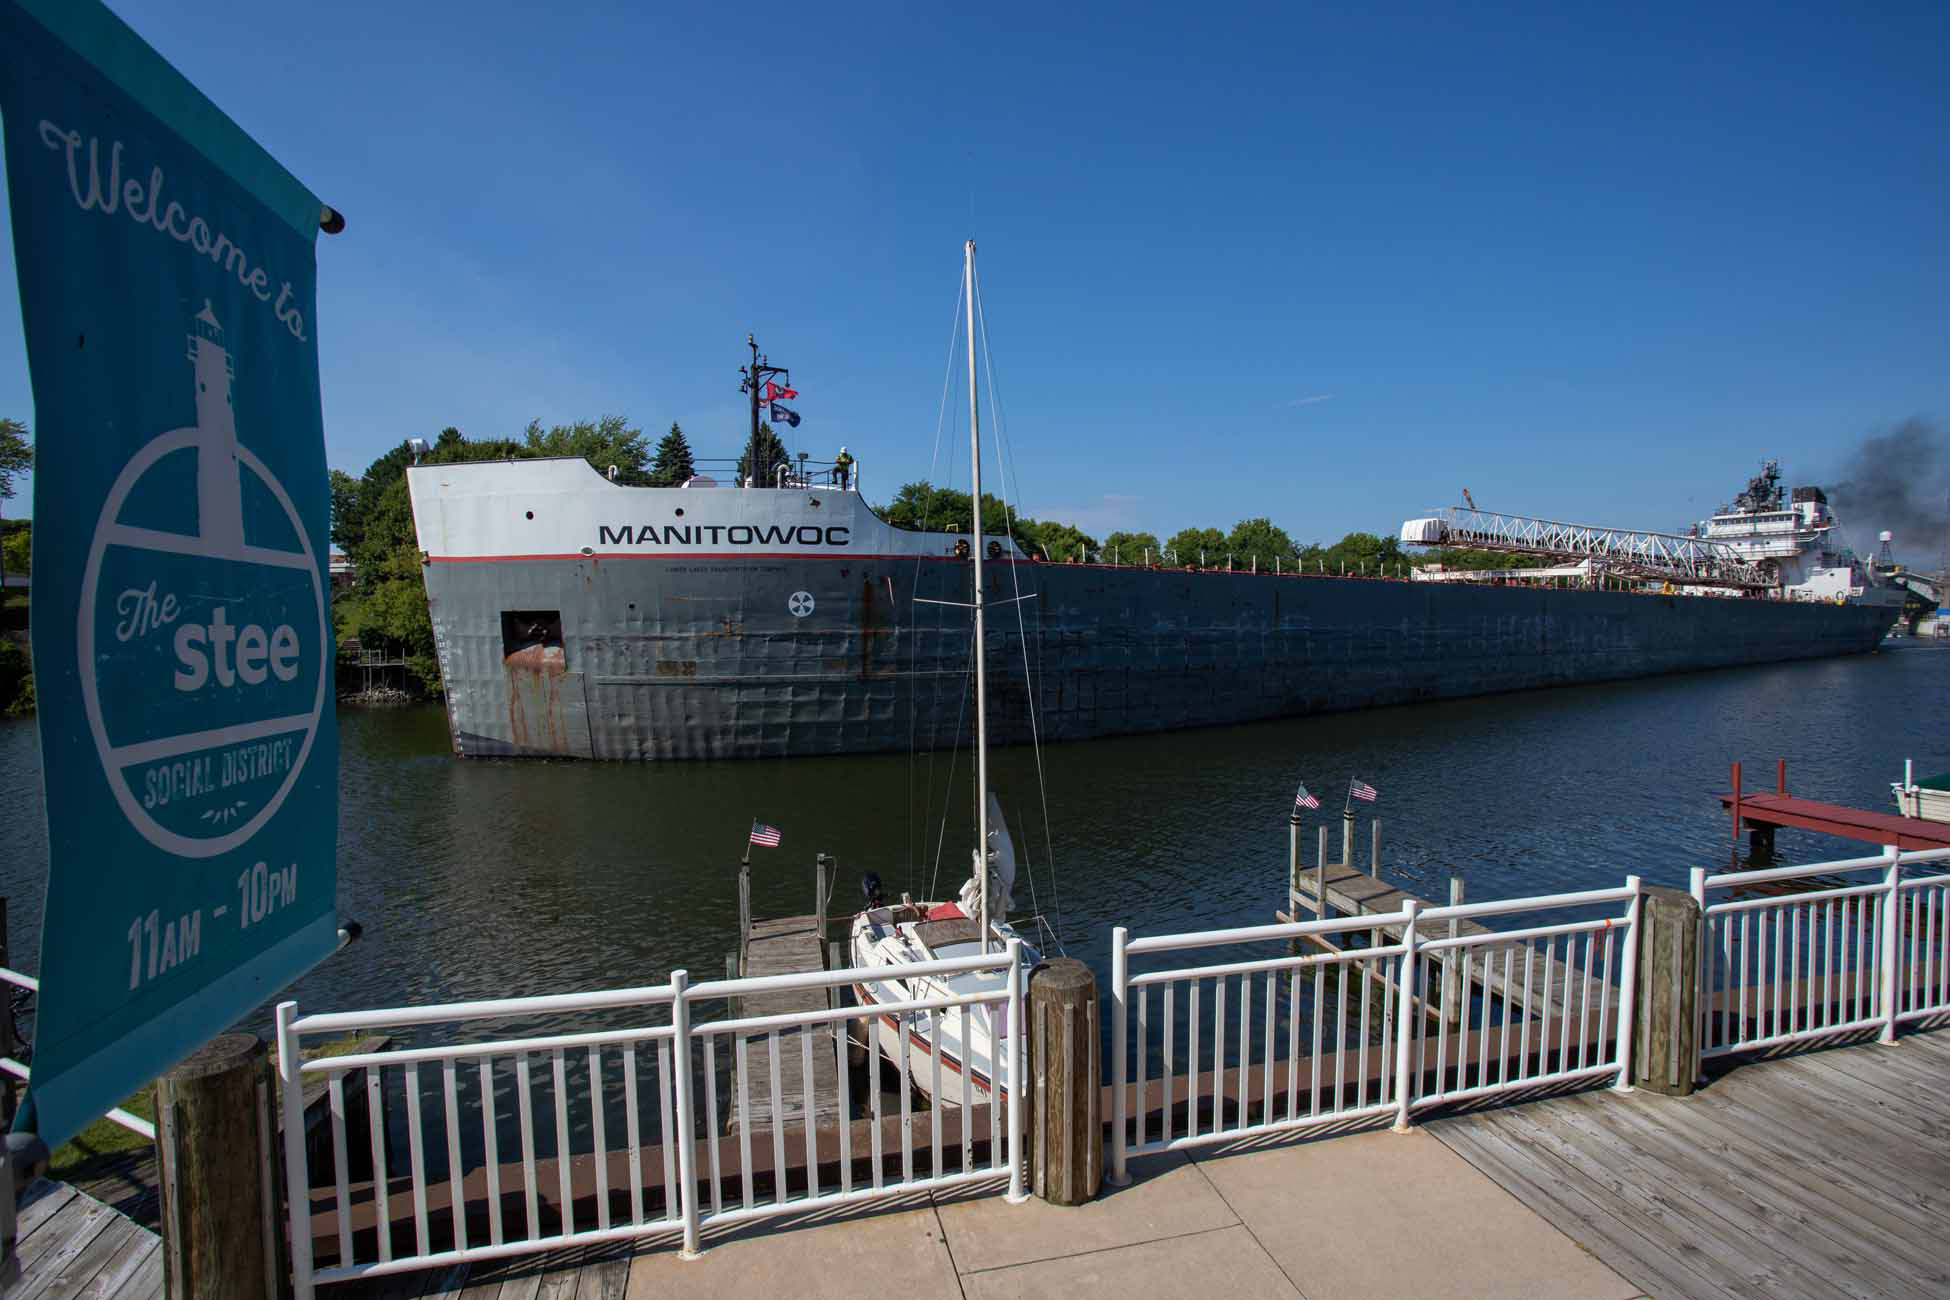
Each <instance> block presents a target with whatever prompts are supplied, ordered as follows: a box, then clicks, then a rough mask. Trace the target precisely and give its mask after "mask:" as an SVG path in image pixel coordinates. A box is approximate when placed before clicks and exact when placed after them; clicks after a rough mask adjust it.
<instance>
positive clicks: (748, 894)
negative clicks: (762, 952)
mask: <svg viewBox="0 0 1950 1300" xmlns="http://www.w3.org/2000/svg"><path fill="white" fill-rule="evenodd" d="M751 946H752V864H751V863H749V862H741V863H739V864H738V966H739V969H740V970H743V969H744V967H745V965H746V964H747V962H748V960H749V958H750V954H751Z"/></svg>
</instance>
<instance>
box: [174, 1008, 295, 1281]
mask: <svg viewBox="0 0 1950 1300" xmlns="http://www.w3.org/2000/svg"><path fill="white" fill-rule="evenodd" d="M271 1132H272V1129H271V1109H270V1075H269V1073H268V1071H267V1070H266V1068H265V1051H264V1044H263V1043H261V1042H259V1041H258V1039H257V1037H256V1036H255V1035H253V1034H224V1035H221V1036H220V1037H217V1038H213V1039H211V1040H210V1041H209V1042H208V1043H206V1044H204V1046H202V1047H201V1048H199V1049H198V1050H197V1051H196V1052H194V1053H193V1054H192V1055H191V1056H190V1057H189V1059H187V1060H185V1061H184V1062H183V1063H182V1064H181V1065H179V1066H177V1067H176V1068H175V1069H173V1070H171V1071H170V1072H169V1073H167V1074H165V1075H163V1076H162V1078H160V1079H158V1080H157V1081H156V1156H157V1162H158V1182H159V1183H160V1188H159V1190H160V1193H161V1197H160V1200H161V1214H162V1240H163V1246H162V1253H163V1276H164V1279H165V1288H166V1290H165V1293H166V1294H167V1295H169V1296H171V1297H176V1298H183V1300H187V1297H195V1298H196V1300H246V1297H248V1298H249V1300H261V1298H262V1297H265V1296H275V1295H280V1294H283V1293H284V1292H285V1290H286V1271H285V1268H284V1265H283V1264H282V1262H281V1260H280V1258H279V1256H280V1253H281V1252H280V1247H281V1243H282V1234H281V1233H279V1232H278V1231H277V1229H276V1221H277V1206H278V1203H279V1198H278V1196H277V1194H276V1188H275V1185H274V1184H275V1179H274V1175H273V1172H272V1171H273V1170H274V1169H275V1168H276V1165H277V1158H276V1152H275V1151H274V1150H273V1149H272V1142H271Z"/></svg>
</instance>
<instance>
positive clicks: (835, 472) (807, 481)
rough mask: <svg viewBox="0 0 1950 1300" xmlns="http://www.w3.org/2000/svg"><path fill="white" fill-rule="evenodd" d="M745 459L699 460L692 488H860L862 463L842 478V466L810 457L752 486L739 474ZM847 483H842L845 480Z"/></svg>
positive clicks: (694, 464)
mask: <svg viewBox="0 0 1950 1300" xmlns="http://www.w3.org/2000/svg"><path fill="white" fill-rule="evenodd" d="M743 463H744V462H743V460H742V458H738V457H729V456H719V457H706V458H702V459H696V460H693V461H692V462H691V468H692V477H691V480H690V482H689V483H688V484H686V485H685V486H689V487H699V488H705V487H740V486H750V487H768V488H792V489H838V488H841V487H844V486H848V485H850V486H851V487H853V488H854V489H856V490H857V489H858V488H859V486H860V462H859V461H858V460H857V459H856V460H854V461H853V462H852V463H851V466H850V469H849V471H848V473H847V474H842V473H841V471H840V467H839V463H838V462H837V461H831V460H813V459H812V458H810V457H805V458H802V459H795V460H791V461H783V460H782V461H780V462H778V463H777V464H776V465H773V466H772V467H771V468H770V469H768V470H766V471H765V472H764V473H763V474H760V475H758V476H756V478H755V479H754V481H753V482H752V483H750V484H745V483H743V482H742V481H741V480H740V478H739V474H738V469H739V466H740V465H742V464H743ZM843 479H844V480H846V481H845V482H843V481H842V480H843Z"/></svg>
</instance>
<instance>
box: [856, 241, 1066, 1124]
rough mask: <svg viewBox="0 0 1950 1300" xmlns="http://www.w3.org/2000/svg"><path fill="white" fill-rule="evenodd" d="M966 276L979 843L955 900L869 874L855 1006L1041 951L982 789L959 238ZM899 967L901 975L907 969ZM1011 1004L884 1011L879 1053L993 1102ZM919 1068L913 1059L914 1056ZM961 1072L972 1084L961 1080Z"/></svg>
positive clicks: (898, 997) (975, 493) (1003, 1074)
mask: <svg viewBox="0 0 1950 1300" xmlns="http://www.w3.org/2000/svg"><path fill="white" fill-rule="evenodd" d="M963 259H964V263H963V286H964V288H965V290H966V294H967V302H966V310H967V322H968V447H969V461H970V471H971V472H970V478H971V482H970V488H971V491H970V494H969V498H970V511H969V513H970V530H971V531H972V532H973V534H974V537H973V545H972V546H971V547H970V548H969V552H968V554H969V558H970V560H971V562H972V563H973V565H974V579H975V593H974V601H973V609H974V612H975V619H974V621H975V628H974V656H975V765H974V766H975V773H974V775H975V821H976V833H975V843H976V845H978V846H979V848H978V849H977V850H976V851H975V852H974V853H973V854H972V855H971V856H972V858H973V861H972V863H971V866H970V870H969V876H968V881H967V883H965V884H964V885H962V887H961V890H960V892H959V893H958V894H957V895H956V897H955V898H953V899H947V900H938V901H934V902H916V901H914V900H913V899H909V898H903V899H902V900H901V901H900V902H899V903H896V904H888V903H887V902H885V901H884V900H882V899H881V898H879V897H878V896H877V895H878V880H877V878H875V877H869V878H868V881H867V886H868V891H869V895H868V898H867V906H866V908H865V909H863V910H862V911H861V912H860V913H859V914H858V915H856V916H855V917H854V918H853V926H852V933H851V939H852V958H853V961H852V964H853V965H854V966H855V967H858V968H864V969H869V970H879V969H884V970H886V972H887V978H885V979H874V980H862V981H861V982H859V983H857V984H855V985H854V989H853V993H854V996H855V998H857V999H858V1000H859V1003H860V1005H862V1006H867V1007H871V1006H876V1005H887V1004H893V1003H900V1002H904V1001H915V1000H920V999H929V998H937V997H944V996H947V997H971V996H981V995H985V994H987V995H993V994H995V993H999V992H1001V991H1002V989H1003V987H1004V985H1005V984H1006V983H1007V978H1008V977H1007V973H1006V972H1005V971H994V970H990V971H975V972H964V973H960V974H954V975H947V976H942V975H931V974H930V975H924V974H920V973H918V970H917V969H916V968H917V967H918V966H919V965H920V964H922V963H927V962H935V961H942V960H946V959H949V958H954V957H968V956H974V955H976V954H987V953H992V952H996V951H998V950H999V949H1003V948H1006V947H1007V945H1008V943H1009V941H1010V940H1012V939H1020V940H1022V944H1021V948H1020V952H1021V960H1022V963H1023V966H1024V969H1025V970H1027V969H1028V968H1030V967H1033V966H1034V965H1035V964H1036V963H1037V962H1039V961H1041V960H1042V954H1041V953H1040V952H1038V951H1037V950H1036V948H1035V946H1034V945H1032V944H1031V943H1029V942H1028V940H1027V939H1024V938H1023V936H1021V935H1019V934H1017V933H1016V931H1015V929H1014V927H1012V926H1011V925H1010V924H1009V920H1008V917H1009V909H1010V904H1011V903H1012V901H1013V890H1014V888H1015V881H1016V852H1015V844H1014V842H1013V841H1012V840H1011V839H1010V837H1009V828H1008V824H1007V823H1006V822H1005V821H1004V820H1003V816H1002V806H1001V804H1000V803H999V802H998V801H997V800H996V797H995V795H994V794H993V793H992V792H991V791H990V790H989V788H988V786H989V755H988V672H987V667H986V664H985V663H984V658H985V656H984V655H983V653H982V649H983V646H984V644H985V642H984V640H983V631H984V624H983V609H984V598H983V592H982V556H983V551H984V547H983V543H982V504H981V503H982V435H981V422H980V410H979V408H978V405H977V402H976V384H975V241H974V240H972V239H971V240H969V241H968V242H967V244H966V245H965V246H964V248H963ZM903 968H906V969H907V973H905V974H903V973H902V971H903ZM1006 1007H1007V1003H980V1004H974V1005H968V1004H964V1005H960V1006H955V1007H950V1008H948V1009H947V1010H945V1011H943V1012H940V1013H938V1014H937V1015H935V1016H932V1017H928V1016H921V1015H916V1014H914V1013H911V1012H910V1013H907V1014H900V1013H896V1012H888V1013H884V1014H883V1016H882V1017H881V1019H882V1027H883V1030H885V1031H886V1032H882V1033H879V1034H876V1035H874V1038H875V1039H876V1040H877V1041H878V1043H879V1046H880V1051H881V1053H882V1054H883V1055H884V1056H886V1057H887V1058H888V1060H890V1061H892V1062H894V1063H895V1064H897V1065H898V1064H900V1063H901V1062H902V1061H903V1060H905V1061H906V1062H907V1064H908V1065H909V1066H910V1069H909V1071H908V1074H909V1077H910V1078H912V1079H914V1080H916V1081H917V1083H919V1086H920V1087H921V1088H922V1090H923V1091H924V1092H925V1091H928V1090H929V1089H930V1086H931V1083H932V1080H933V1079H934V1078H935V1077H936V1075H935V1072H934V1071H933V1070H932V1069H931V1068H928V1064H929V1058H930V1057H932V1058H934V1060H936V1061H938V1062H939V1064H940V1066H941V1070H940V1073H939V1078H940V1080H941V1092H942V1093H943V1095H942V1096H939V1097H935V1098H934V1099H933V1100H934V1103H935V1104H936V1105H959V1104H960V1101H961V1099H962V1098H963V1097H964V1096H966V1097H968V1098H969V1099H970V1101H971V1102H972V1103H977V1104H978V1103H980V1102H984V1101H990V1102H993V1101H997V1100H1000V1099H1001V1098H1002V1096H1003V1095H1004V1092H1005V1088H1004V1086H1003V1084H1002V1082H1001V1081H1005V1080H1007V1078H1008V1071H1009V1060H1008V1032H1009V1031H1008V1025H1007V1023H1006V1022H1005V1020H1004V1014H1005V1012H1006ZM917 1063H918V1065H919V1066H920V1067H921V1068H912V1067H914V1066H915V1065H916V1064H917ZM964 1079H965V1080H966V1084H967V1086H966V1087H964Z"/></svg>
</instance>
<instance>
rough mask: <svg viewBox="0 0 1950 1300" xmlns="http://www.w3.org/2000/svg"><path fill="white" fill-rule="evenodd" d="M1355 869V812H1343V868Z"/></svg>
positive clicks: (1346, 869)
mask: <svg viewBox="0 0 1950 1300" xmlns="http://www.w3.org/2000/svg"><path fill="white" fill-rule="evenodd" d="M1353 869H1354V814H1353V813H1352V812H1343V813H1342V814H1341V870H1343V871H1352V870H1353Z"/></svg>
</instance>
